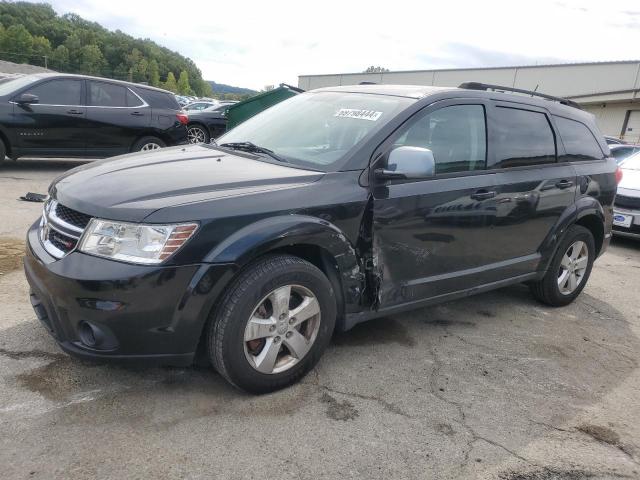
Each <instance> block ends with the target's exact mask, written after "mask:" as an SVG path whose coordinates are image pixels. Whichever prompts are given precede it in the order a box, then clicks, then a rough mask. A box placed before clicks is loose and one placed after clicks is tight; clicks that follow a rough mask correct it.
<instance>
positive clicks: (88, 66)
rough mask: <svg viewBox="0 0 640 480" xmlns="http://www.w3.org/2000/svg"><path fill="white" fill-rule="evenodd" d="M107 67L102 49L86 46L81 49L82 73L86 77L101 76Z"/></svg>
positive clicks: (95, 46)
mask: <svg viewBox="0 0 640 480" xmlns="http://www.w3.org/2000/svg"><path fill="white" fill-rule="evenodd" d="M105 66H106V62H105V60H104V57H103V56H102V52H101V51H100V47H98V46H97V45H85V46H84V47H82V48H81V49H80V66H79V68H80V72H81V73H84V74H86V75H100V74H101V73H102V71H103V69H104V68H105Z"/></svg>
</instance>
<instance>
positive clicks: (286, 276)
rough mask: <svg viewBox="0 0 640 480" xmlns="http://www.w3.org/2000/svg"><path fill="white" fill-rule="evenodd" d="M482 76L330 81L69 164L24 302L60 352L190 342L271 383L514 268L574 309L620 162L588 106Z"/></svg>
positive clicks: (34, 257)
mask: <svg viewBox="0 0 640 480" xmlns="http://www.w3.org/2000/svg"><path fill="white" fill-rule="evenodd" d="M495 88H499V89H500V90H507V91H508V90H511V89H510V88H508V87H497V86H487V85H482V84H463V85H461V88H437V87H423V86H393V85H358V86H343V87H333V88H324V89H319V90H315V91H312V92H308V93H303V94H300V95H297V96H294V97H293V98H290V99H288V100H286V101H284V102H281V103H279V104H278V105H275V106H273V107H271V108H269V109H267V110H265V111H263V112H262V113H259V114H257V115H255V116H254V117H252V118H250V119H249V120H247V121H246V122H244V123H242V124H240V125H238V126H237V127H235V128H234V129H233V130H230V131H229V132H227V133H226V134H225V135H223V136H222V137H221V138H219V139H218V144H217V145H213V144H200V145H190V146H188V147H184V148H180V149H169V150H166V151H160V152H155V153H153V158H150V155H151V154H150V153H139V154H134V155H128V156H123V157H121V158H118V159H114V160H112V161H110V162H106V163H103V162H101V163H98V164H94V165H88V166H84V167H81V168H79V169H75V170H71V171H69V172H67V173H66V174H65V175H64V176H62V177H61V178H59V179H57V180H56V181H54V182H53V183H52V185H51V187H50V189H49V199H48V201H47V202H46V204H45V206H44V212H43V216H42V218H41V219H40V220H39V221H38V222H36V223H35V224H34V225H33V226H32V227H31V228H30V230H29V232H28V247H27V253H26V258H25V261H24V267H25V272H26V276H27V279H28V281H29V284H30V286H31V289H32V293H31V303H32V305H33V306H34V309H35V311H36V314H37V315H38V317H39V318H40V319H41V320H42V322H43V323H44V325H45V326H46V328H47V329H48V330H49V331H50V332H52V334H53V335H54V337H55V339H56V340H57V342H58V343H59V344H60V346H61V347H62V348H63V349H64V350H65V351H67V352H69V353H71V354H73V355H76V356H79V357H84V358H90V359H98V360H105V361H106V360H114V361H147V362H156V363H162V364H176V365H186V364H190V363H191V362H193V361H194V358H196V357H197V356H199V355H202V358H207V359H209V360H210V361H211V363H212V364H213V366H214V367H215V368H216V369H217V370H218V371H219V372H220V374H221V375H222V376H223V377H224V378H226V379H227V380H229V381H230V382H231V383H232V384H233V385H235V386H237V387H239V388H242V389H244V390H247V391H251V392H267V391H271V390H275V389H278V388H282V387H284V386H286V385H290V384H292V383H294V382H296V381H297V380H299V379H300V378H301V377H302V376H303V375H304V374H305V373H306V372H308V371H309V370H310V369H311V368H312V367H313V366H314V365H315V364H316V363H317V362H318V360H319V358H320V356H321V355H322V353H323V351H324V350H325V348H326V346H327V345H328V343H329V341H330V339H331V336H332V334H333V332H334V330H336V329H337V330H340V331H344V330H348V329H350V328H351V327H353V326H354V325H356V324H358V323H360V322H363V321H366V320H370V319H372V318H376V317H384V316H387V315H390V314H394V313H398V312H402V311H405V310H410V309H414V308H418V307H423V306H426V305H432V304H434V303H438V302H443V301H449V300H453V299H457V298H461V297H466V296H468V295H471V294H475V293H480V292H484V291H487V290H491V289H494V288H499V287H503V286H506V285H511V284H517V283H521V282H526V283H527V284H528V285H529V286H530V288H531V291H532V292H533V295H534V296H535V297H536V298H538V299H539V300H540V301H542V302H544V303H546V304H548V305H552V306H562V305H567V304H569V303H570V302H572V301H573V300H574V299H575V298H576V297H577V296H578V295H579V294H580V292H581V291H582V289H583V288H584V286H585V285H586V283H587V280H588V278H589V275H590V273H591V268H592V265H593V262H594V260H595V259H596V257H598V255H600V254H602V252H604V251H605V249H606V248H607V246H608V244H609V240H610V237H611V222H612V213H611V212H612V206H613V200H614V196H615V192H616V180H617V178H618V176H617V173H616V172H617V171H618V170H617V165H616V162H615V160H614V159H613V158H611V157H609V155H608V149H607V144H606V143H605V141H604V138H603V137H602V135H601V134H600V133H599V131H598V129H597V127H596V124H595V121H594V117H593V116H592V115H591V114H589V113H586V112H584V111H582V110H579V109H578V108H574V107H572V106H570V105H571V104H570V103H569V102H568V101H566V100H563V99H558V98H555V97H546V98H544V99H541V98H539V97H540V96H541V95H542V94H540V93H538V92H525V93H527V94H528V95H529V96H519V95H514V94H513V93H500V92H496V91H491V90H492V89H495ZM518 92H520V91H519V90H518ZM533 95H535V96H533ZM566 103H569V105H567V104H566ZM556 139H557V140H558V141H556ZM456 200H458V201H456ZM498 204H499V205H498ZM441 207H444V208H441ZM460 209H464V210H465V211H467V212H468V213H465V214H464V215H461V214H460ZM449 212H451V213H449ZM377 375H384V372H378V373H377Z"/></svg>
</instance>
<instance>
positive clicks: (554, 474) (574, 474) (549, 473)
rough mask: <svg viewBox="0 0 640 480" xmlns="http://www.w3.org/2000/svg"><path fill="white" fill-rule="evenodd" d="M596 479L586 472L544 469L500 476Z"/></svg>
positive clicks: (530, 479)
mask: <svg viewBox="0 0 640 480" xmlns="http://www.w3.org/2000/svg"><path fill="white" fill-rule="evenodd" d="M595 477H596V474H595V473H592V472H587V471H585V470H556V469H551V468H543V469H540V470H534V471H531V472H508V473H501V474H500V475H499V476H498V478H499V479H500V480H585V479H588V478H595ZM600 478H602V477H600Z"/></svg>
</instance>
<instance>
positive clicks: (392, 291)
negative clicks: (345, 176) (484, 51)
mask: <svg viewBox="0 0 640 480" xmlns="http://www.w3.org/2000/svg"><path fill="white" fill-rule="evenodd" d="M486 111H487V104H486V102H484V101H483V100H482V99H470V100H462V99H460V100H447V101H443V102H438V103H437V104H434V105H432V106H429V107H426V108H425V109H423V110H422V111H420V112H418V113H417V114H416V115H414V116H413V117H412V118H411V119H410V120H409V121H408V122H407V123H405V125H404V126H403V127H402V128H401V129H400V130H399V131H398V132H397V133H396V134H394V136H393V137H391V138H389V139H388V140H387V141H385V142H384V143H383V145H382V146H381V150H379V151H378V154H382V155H381V156H380V157H379V160H377V161H376V164H375V168H378V167H383V168H384V167H385V166H386V160H387V157H388V153H389V152H390V151H391V150H393V149H394V148H397V147H398V146H412V147H421V148H428V149H430V150H431V151H432V153H433V157H434V160H435V174H434V175H433V176H432V177H431V178H426V179H425V178H422V179H406V180H405V179H402V180H391V181H386V182H385V181H377V180H375V179H374V180H372V182H373V183H372V191H373V227H372V228H373V252H372V257H373V258H372V264H373V273H374V275H375V276H376V277H377V284H378V291H377V307H378V308H382V309H384V308H387V307H392V306H395V305H399V304H405V303H411V302H415V301H419V300H421V299H425V298H430V297H437V296H439V295H443V294H446V293H451V292H455V291H459V290H464V289H467V288H470V287H473V286H476V285H480V284H484V283H489V282H491V281H492V280H493V279H494V278H495V277H496V275H498V276H499V272H495V271H493V272H489V273H487V272H486V271H485V270H486V266H487V265H490V264H492V263H495V262H497V261H499V260H500V254H499V253H496V250H498V249H499V248H500V247H499V245H498V244H496V241H497V240H498V238H497V235H496V234H495V233H494V231H493V230H492V228H491V226H492V224H493V219H494V218H495V215H496V209H497V184H496V178H497V175H496V174H495V173H493V172H491V171H488V170H487V169H486V166H487V155H488V152H487V128H486V123H487V122H486Z"/></svg>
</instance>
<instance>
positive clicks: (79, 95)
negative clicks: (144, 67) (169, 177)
mask: <svg viewBox="0 0 640 480" xmlns="http://www.w3.org/2000/svg"><path fill="white" fill-rule="evenodd" d="M187 122H188V117H187V115H186V114H185V113H184V112H182V111H181V109H180V106H179V105H178V102H177V100H176V98H175V96H174V95H173V94H172V93H171V92H168V91H165V90H161V89H159V88H153V87H148V86H146V85H138V84H134V83H128V82H119V81H117V80H108V79H104V78H94V77H86V76H82V75H64V74H49V73H45V74H36V75H28V76H24V77H19V78H16V79H14V80H10V81H7V82H4V83H1V84H0V162H1V161H2V160H3V159H4V158H5V155H6V156H8V157H10V158H13V159H16V158H18V157H23V156H27V155H30V156H38V157H62V156H64V157H71V156H72V157H108V156H111V155H119V154H122V153H129V152H136V151H139V150H153V149H157V148H161V147H164V146H170V145H180V144H184V143H187V127H186V125H187Z"/></svg>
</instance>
